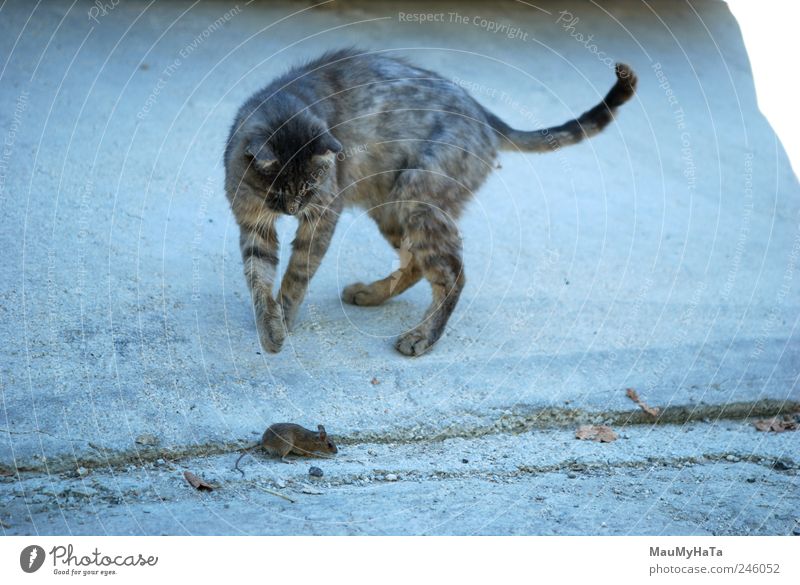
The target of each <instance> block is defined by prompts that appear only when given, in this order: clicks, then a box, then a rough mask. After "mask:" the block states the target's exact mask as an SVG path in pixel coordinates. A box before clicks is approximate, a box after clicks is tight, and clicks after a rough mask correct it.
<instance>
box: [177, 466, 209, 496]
mask: <svg viewBox="0 0 800 585" xmlns="http://www.w3.org/2000/svg"><path fill="white" fill-rule="evenodd" d="M183 477H185V478H186V481H188V482H189V484H190V485H191V486H192V487H193V488H194V489H196V490H200V491H201V492H210V491H212V490H213V489H214V486H213V485H211V484H210V483H207V482H206V481H205V480H203V479H201V478H199V477H198V476H196V475H195V474H194V473H192V472H191V471H184V472H183Z"/></svg>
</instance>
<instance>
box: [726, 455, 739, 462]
mask: <svg viewBox="0 0 800 585" xmlns="http://www.w3.org/2000/svg"><path fill="white" fill-rule="evenodd" d="M725 459H727V460H728V461H733V462H736V461H739V458H738V457H736V456H735V455H728V456H727V457H725Z"/></svg>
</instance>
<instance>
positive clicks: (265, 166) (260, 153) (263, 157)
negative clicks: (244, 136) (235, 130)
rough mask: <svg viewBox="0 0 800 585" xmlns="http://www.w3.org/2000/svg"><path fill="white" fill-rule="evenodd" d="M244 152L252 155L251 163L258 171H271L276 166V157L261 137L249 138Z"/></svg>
mask: <svg viewBox="0 0 800 585" xmlns="http://www.w3.org/2000/svg"><path fill="white" fill-rule="evenodd" d="M245 152H246V153H247V155H248V156H252V157H253V165H254V166H255V167H256V168H257V169H258V170H260V171H271V170H274V169H275V168H276V167H277V166H278V157H277V156H275V154H274V153H273V152H272V149H271V148H270V147H269V144H268V143H267V141H266V140H264V139H263V138H258V137H254V138H251V139H250V141H249V142H248V143H247V146H246V147H245Z"/></svg>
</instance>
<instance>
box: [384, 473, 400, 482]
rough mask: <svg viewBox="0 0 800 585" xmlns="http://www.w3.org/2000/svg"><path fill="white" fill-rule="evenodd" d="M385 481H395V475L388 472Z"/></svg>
mask: <svg viewBox="0 0 800 585" xmlns="http://www.w3.org/2000/svg"><path fill="white" fill-rule="evenodd" d="M386 481H397V476H396V475H395V474H394V473H390V474H388V475H387V476H386Z"/></svg>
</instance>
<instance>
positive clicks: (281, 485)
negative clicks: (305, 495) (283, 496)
mask: <svg viewBox="0 0 800 585" xmlns="http://www.w3.org/2000/svg"><path fill="white" fill-rule="evenodd" d="M275 485H276V486H278V487H279V488H285V487H286V482H285V481H283V480H282V479H277V480H275Z"/></svg>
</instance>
